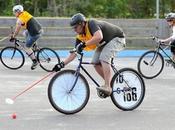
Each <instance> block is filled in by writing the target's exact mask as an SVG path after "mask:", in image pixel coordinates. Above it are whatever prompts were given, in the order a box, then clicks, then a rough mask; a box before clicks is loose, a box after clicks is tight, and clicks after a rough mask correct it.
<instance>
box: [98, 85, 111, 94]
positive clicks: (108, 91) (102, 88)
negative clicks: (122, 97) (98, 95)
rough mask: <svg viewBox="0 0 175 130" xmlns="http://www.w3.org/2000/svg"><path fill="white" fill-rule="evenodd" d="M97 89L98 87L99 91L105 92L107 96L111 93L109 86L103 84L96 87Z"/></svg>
mask: <svg viewBox="0 0 175 130" xmlns="http://www.w3.org/2000/svg"><path fill="white" fill-rule="evenodd" d="M97 89H98V90H99V91H102V92H103V93H105V94H107V95H108V96H110V95H111V93H112V89H111V87H107V86H105V85H102V86H101V87H97Z"/></svg>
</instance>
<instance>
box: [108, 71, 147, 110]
mask: <svg viewBox="0 0 175 130" xmlns="http://www.w3.org/2000/svg"><path fill="white" fill-rule="evenodd" d="M111 87H112V90H113V92H112V94H111V100H112V101H113V103H114V104H115V106H117V107H118V108H119V109H121V110H124V111H131V110H134V109H136V108H137V107H138V106H139V105H140V104H141V103H142V101H143V99H144V96H145V83H144V80H143V78H142V77H141V75H140V74H139V73H138V72H137V71H135V70H134V69H131V68H124V69H121V70H119V71H118V72H117V73H115V75H114V76H113V78H112V80H111Z"/></svg>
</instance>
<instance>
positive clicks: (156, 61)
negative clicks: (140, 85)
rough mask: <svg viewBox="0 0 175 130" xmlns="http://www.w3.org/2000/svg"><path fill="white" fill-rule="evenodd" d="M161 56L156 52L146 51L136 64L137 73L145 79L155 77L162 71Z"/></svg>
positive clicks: (162, 61)
mask: <svg viewBox="0 0 175 130" xmlns="http://www.w3.org/2000/svg"><path fill="white" fill-rule="evenodd" d="M163 67H164V60H163V56H162V55H161V54H160V53H159V52H157V51H148V52H146V53H144V54H143V55H142V56H141V57H140V59H139V61H138V64H137V68H138V71H139V73H140V74H141V75H142V76H143V77H144V78H147V79H153V78H155V77H157V76H158V75H159V74H160V73H161V72H162V70H163Z"/></svg>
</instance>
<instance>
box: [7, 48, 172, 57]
mask: <svg viewBox="0 0 175 130" xmlns="http://www.w3.org/2000/svg"><path fill="white" fill-rule="evenodd" d="M146 51H148V50H123V51H119V52H117V53H116V57H140V56H141V55H142V54H143V53H145V52H146ZM56 52H57V53H58V55H59V56H60V57H67V56H68V55H69V50H56ZM166 53H167V54H168V55H171V52H170V50H166ZM93 54H94V51H84V56H85V57H92V56H93ZM162 54H163V53H162ZM7 55H8V52H7ZM163 56H165V55H164V54H163Z"/></svg>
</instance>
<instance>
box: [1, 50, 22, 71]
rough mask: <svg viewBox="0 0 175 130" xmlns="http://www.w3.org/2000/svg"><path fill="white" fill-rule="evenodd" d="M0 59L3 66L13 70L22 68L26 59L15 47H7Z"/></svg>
mask: <svg viewBox="0 0 175 130" xmlns="http://www.w3.org/2000/svg"><path fill="white" fill-rule="evenodd" d="M0 59H1V62H2V64H3V65H4V66H5V67H7V68H9V69H12V70H16V69H19V68H21V67H22V66H23V65H24V62H25V58H24V54H23V53H22V51H21V50H19V49H18V48H15V47H5V48H3V49H2V50H1V53H0Z"/></svg>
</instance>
